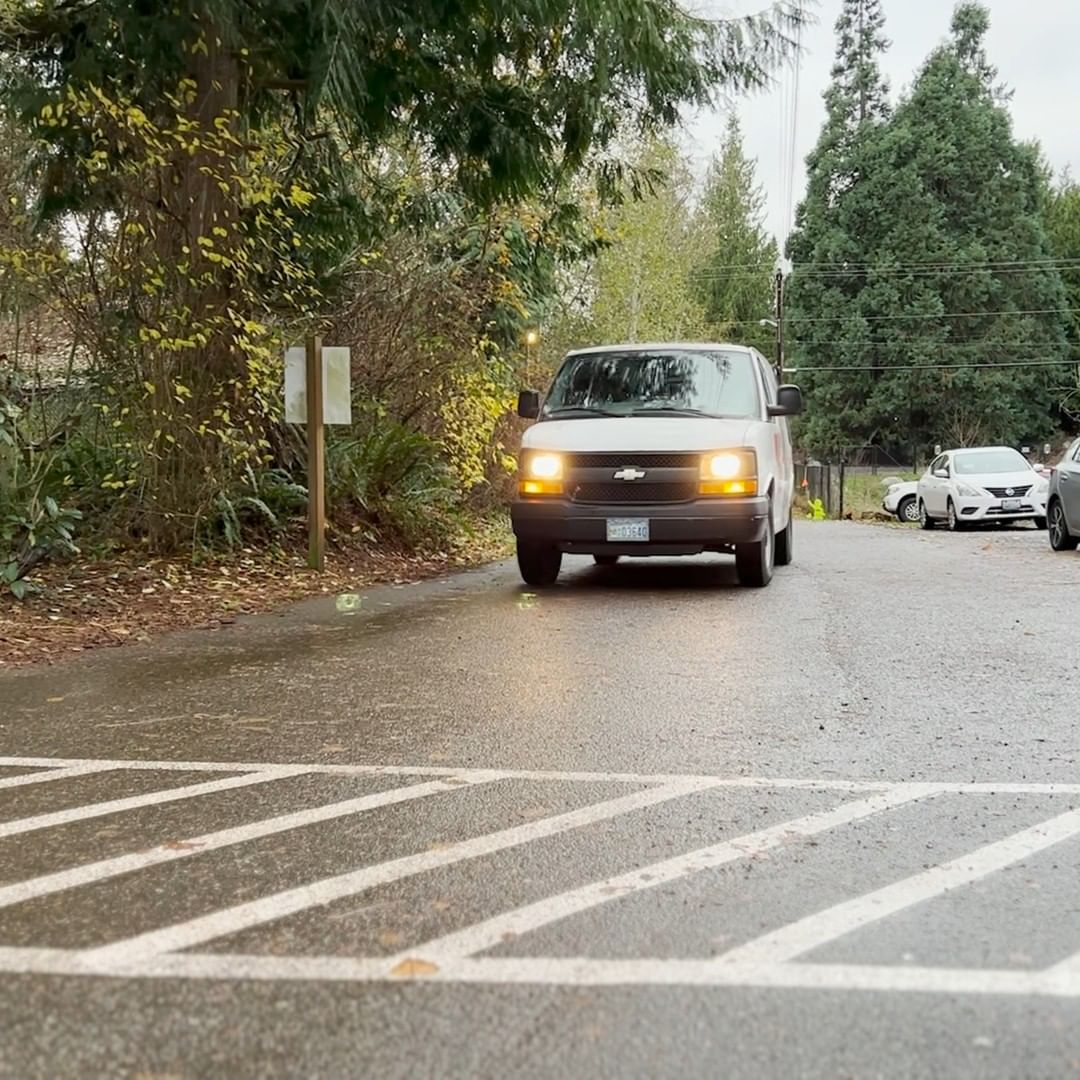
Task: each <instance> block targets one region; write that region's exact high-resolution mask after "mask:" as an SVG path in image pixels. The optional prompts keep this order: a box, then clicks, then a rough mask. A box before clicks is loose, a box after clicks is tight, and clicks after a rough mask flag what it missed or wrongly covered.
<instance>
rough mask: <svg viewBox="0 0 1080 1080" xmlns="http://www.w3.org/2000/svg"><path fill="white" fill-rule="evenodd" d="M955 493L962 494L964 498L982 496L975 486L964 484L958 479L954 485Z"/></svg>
mask: <svg viewBox="0 0 1080 1080" xmlns="http://www.w3.org/2000/svg"><path fill="white" fill-rule="evenodd" d="M956 494H957V495H963V496H964V498H965V499H978V498H981V497H982V492H981V491H980V490H979V489H978V488H977V487H972V486H971V485H970V484H965V483H964V482H963V481H960V482H959V483H958V484H957V485H956Z"/></svg>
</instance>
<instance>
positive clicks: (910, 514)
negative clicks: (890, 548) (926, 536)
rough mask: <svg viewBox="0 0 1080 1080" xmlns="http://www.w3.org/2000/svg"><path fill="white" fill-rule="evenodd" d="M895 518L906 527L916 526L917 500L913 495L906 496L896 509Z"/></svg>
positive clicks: (917, 518)
mask: <svg viewBox="0 0 1080 1080" xmlns="http://www.w3.org/2000/svg"><path fill="white" fill-rule="evenodd" d="M896 516H897V517H898V518H899V519H900V520H901V521H902V522H904V523H905V524H907V525H914V524H916V523H917V522H918V521H919V520H920V518H919V500H918V499H916V498H915V496H914V495H906V496H905V497H904V498H902V499H901V500H900V505H899V506H897V508H896Z"/></svg>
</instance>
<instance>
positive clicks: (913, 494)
mask: <svg viewBox="0 0 1080 1080" xmlns="http://www.w3.org/2000/svg"><path fill="white" fill-rule="evenodd" d="M881 506H882V509H883V510H885V511H886V513H889V514H895V515H896V516H897V517H898V518H899V519H900V520H901V521H903V522H904V523H905V524H908V525H912V524H914V523H916V522H917V521H918V520H919V482H918V480H903V481H901V482H900V483H897V484H891V485H890V486H889V487H888V488H887V489H886V490H885V498H884V499H883V500H882V502H881Z"/></svg>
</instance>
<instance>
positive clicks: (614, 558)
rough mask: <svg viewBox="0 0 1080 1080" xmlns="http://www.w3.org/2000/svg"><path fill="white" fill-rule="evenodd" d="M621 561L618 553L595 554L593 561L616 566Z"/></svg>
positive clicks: (600, 564) (601, 564) (598, 564)
mask: <svg viewBox="0 0 1080 1080" xmlns="http://www.w3.org/2000/svg"><path fill="white" fill-rule="evenodd" d="M618 561H619V556H618V555H594V556H593V562H594V563H596V565H597V566H614V565H615V564H616V563H617V562H618Z"/></svg>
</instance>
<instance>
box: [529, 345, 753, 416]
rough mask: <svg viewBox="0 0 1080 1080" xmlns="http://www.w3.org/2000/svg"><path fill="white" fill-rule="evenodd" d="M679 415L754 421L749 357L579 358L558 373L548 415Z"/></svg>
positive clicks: (651, 353)
mask: <svg viewBox="0 0 1080 1080" xmlns="http://www.w3.org/2000/svg"><path fill="white" fill-rule="evenodd" d="M672 412H675V413H689V414H703V415H708V416H734V417H752V416H757V415H758V414H759V412H760V399H759V396H758V382H757V375H756V372H755V367H754V361H753V358H752V356H751V355H750V354H749V353H742V352H725V351H722V350H719V349H718V350H716V351H706V350H700V349H633V350H630V349H628V350H626V351H625V352H597V353H581V354H579V355H575V356H571V357H570V358H569V359H568V360H567V361H566V362H565V363H564V364H563V366H562V368H561V369H560V370H559V374H558V375H557V376H556V377H555V382H554V384H553V385H552V387H551V393H550V394H549V395H548V399H547V402H546V403H545V405H544V415H545V416H555V415H561V414H565V415H567V416H569V415H571V414H573V413H580V414H581V415H583V416H589V415H596V414H597V413H599V414H601V415H616V416H647V415H650V414H654V415H665V414H670V413H672Z"/></svg>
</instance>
